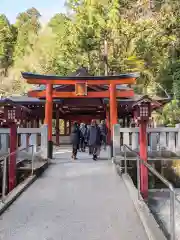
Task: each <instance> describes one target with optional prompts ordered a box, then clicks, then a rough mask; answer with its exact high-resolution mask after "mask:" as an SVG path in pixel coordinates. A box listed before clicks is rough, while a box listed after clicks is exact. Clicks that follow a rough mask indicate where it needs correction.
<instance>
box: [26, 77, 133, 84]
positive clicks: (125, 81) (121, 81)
mask: <svg viewBox="0 0 180 240" xmlns="http://www.w3.org/2000/svg"><path fill="white" fill-rule="evenodd" d="M76 82H79V80H62V79H60V80H46V79H27V83H29V84H53V85H54V84H55V85H75V84H76ZM84 82H86V83H87V85H109V84H110V83H111V82H113V84H116V85H121V84H135V82H136V79H135V78H124V79H121V78H120V79H118V80H113V81H112V80H86V81H84Z"/></svg>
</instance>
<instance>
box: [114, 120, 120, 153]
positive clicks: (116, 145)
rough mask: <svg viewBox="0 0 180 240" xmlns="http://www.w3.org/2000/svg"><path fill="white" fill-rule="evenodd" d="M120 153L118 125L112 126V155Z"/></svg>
mask: <svg viewBox="0 0 180 240" xmlns="http://www.w3.org/2000/svg"><path fill="white" fill-rule="evenodd" d="M118 154H120V125H119V124H115V125H114V126H113V157H116V156H117V155H118Z"/></svg>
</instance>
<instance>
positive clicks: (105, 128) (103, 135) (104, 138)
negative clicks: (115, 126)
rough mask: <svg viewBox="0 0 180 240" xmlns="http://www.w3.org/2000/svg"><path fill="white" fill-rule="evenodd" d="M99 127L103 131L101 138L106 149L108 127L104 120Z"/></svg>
mask: <svg viewBox="0 0 180 240" xmlns="http://www.w3.org/2000/svg"><path fill="white" fill-rule="evenodd" d="M99 128H100V131H101V138H102V139H101V140H102V143H103V145H104V150H106V143H107V134H108V129H107V126H106V123H105V121H104V120H102V121H101V123H100V124H99Z"/></svg>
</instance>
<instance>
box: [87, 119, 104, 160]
mask: <svg viewBox="0 0 180 240" xmlns="http://www.w3.org/2000/svg"><path fill="white" fill-rule="evenodd" d="M87 139H88V142H89V148H90V153H92V154H93V160H95V161H96V160H97V156H98V152H99V150H100V146H101V131H100V128H99V126H98V125H97V123H96V120H92V121H91V125H90V127H89V129H88V134H87Z"/></svg>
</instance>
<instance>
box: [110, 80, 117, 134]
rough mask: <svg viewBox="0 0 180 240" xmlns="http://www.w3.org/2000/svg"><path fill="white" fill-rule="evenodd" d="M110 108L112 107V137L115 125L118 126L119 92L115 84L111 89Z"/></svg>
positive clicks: (111, 85)
mask: <svg viewBox="0 0 180 240" xmlns="http://www.w3.org/2000/svg"><path fill="white" fill-rule="evenodd" d="M109 95H110V98H109V106H110V126H111V136H112V134H113V131H112V129H113V125H114V124H117V122H118V119H117V101H116V98H117V91H116V85H115V84H114V83H111V84H110V87H109Z"/></svg>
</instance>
